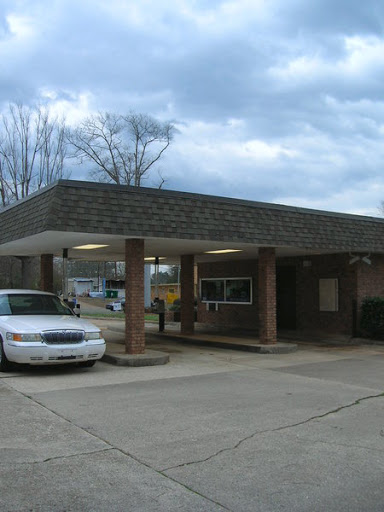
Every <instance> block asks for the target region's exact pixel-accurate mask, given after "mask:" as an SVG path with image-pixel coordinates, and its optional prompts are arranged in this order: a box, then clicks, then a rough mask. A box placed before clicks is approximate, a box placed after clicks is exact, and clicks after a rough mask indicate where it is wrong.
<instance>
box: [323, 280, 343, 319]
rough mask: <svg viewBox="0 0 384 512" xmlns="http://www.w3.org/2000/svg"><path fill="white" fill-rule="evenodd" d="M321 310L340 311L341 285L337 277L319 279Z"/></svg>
mask: <svg viewBox="0 0 384 512" xmlns="http://www.w3.org/2000/svg"><path fill="white" fill-rule="evenodd" d="M319 305H320V311H339V286H338V280H337V279H336V278H332V279H319Z"/></svg>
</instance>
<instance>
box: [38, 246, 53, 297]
mask: <svg viewBox="0 0 384 512" xmlns="http://www.w3.org/2000/svg"><path fill="white" fill-rule="evenodd" d="M40 290H43V291H44V292H53V254H42V255H41V257H40Z"/></svg>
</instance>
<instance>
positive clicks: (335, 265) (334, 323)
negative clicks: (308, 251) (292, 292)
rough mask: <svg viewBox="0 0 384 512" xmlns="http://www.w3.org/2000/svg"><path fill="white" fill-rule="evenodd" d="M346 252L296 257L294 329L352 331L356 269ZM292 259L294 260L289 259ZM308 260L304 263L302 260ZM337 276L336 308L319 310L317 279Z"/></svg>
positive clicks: (350, 332) (345, 332) (330, 331)
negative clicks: (337, 296)
mask: <svg viewBox="0 0 384 512" xmlns="http://www.w3.org/2000/svg"><path fill="white" fill-rule="evenodd" d="M349 259H350V258H349V255H347V254H333V255H322V256H311V257H308V258H297V259H296V276H297V281H296V286H297V288H296V319H297V329H298V330H303V331H312V332H319V333H335V334H336V333H337V334H352V332H353V301H354V300H355V298H356V269H355V268H354V267H353V265H350V264H349ZM291 261H293V260H291ZM304 262H307V264H309V265H308V266H305V263H304ZM331 278H337V279H338V295H339V301H338V311H320V305H319V280H320V279H331Z"/></svg>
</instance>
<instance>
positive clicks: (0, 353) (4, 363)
mask: <svg viewBox="0 0 384 512" xmlns="http://www.w3.org/2000/svg"><path fill="white" fill-rule="evenodd" d="M12 366H13V365H12V363H10V362H9V361H8V359H7V356H6V355H5V352H4V347H3V340H2V339H1V338H0V372H9V370H11V369H12Z"/></svg>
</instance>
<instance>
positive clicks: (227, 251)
mask: <svg viewBox="0 0 384 512" xmlns="http://www.w3.org/2000/svg"><path fill="white" fill-rule="evenodd" d="M229 252H243V251H242V249H218V250H217V251H205V253H204V254H227V253H229Z"/></svg>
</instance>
